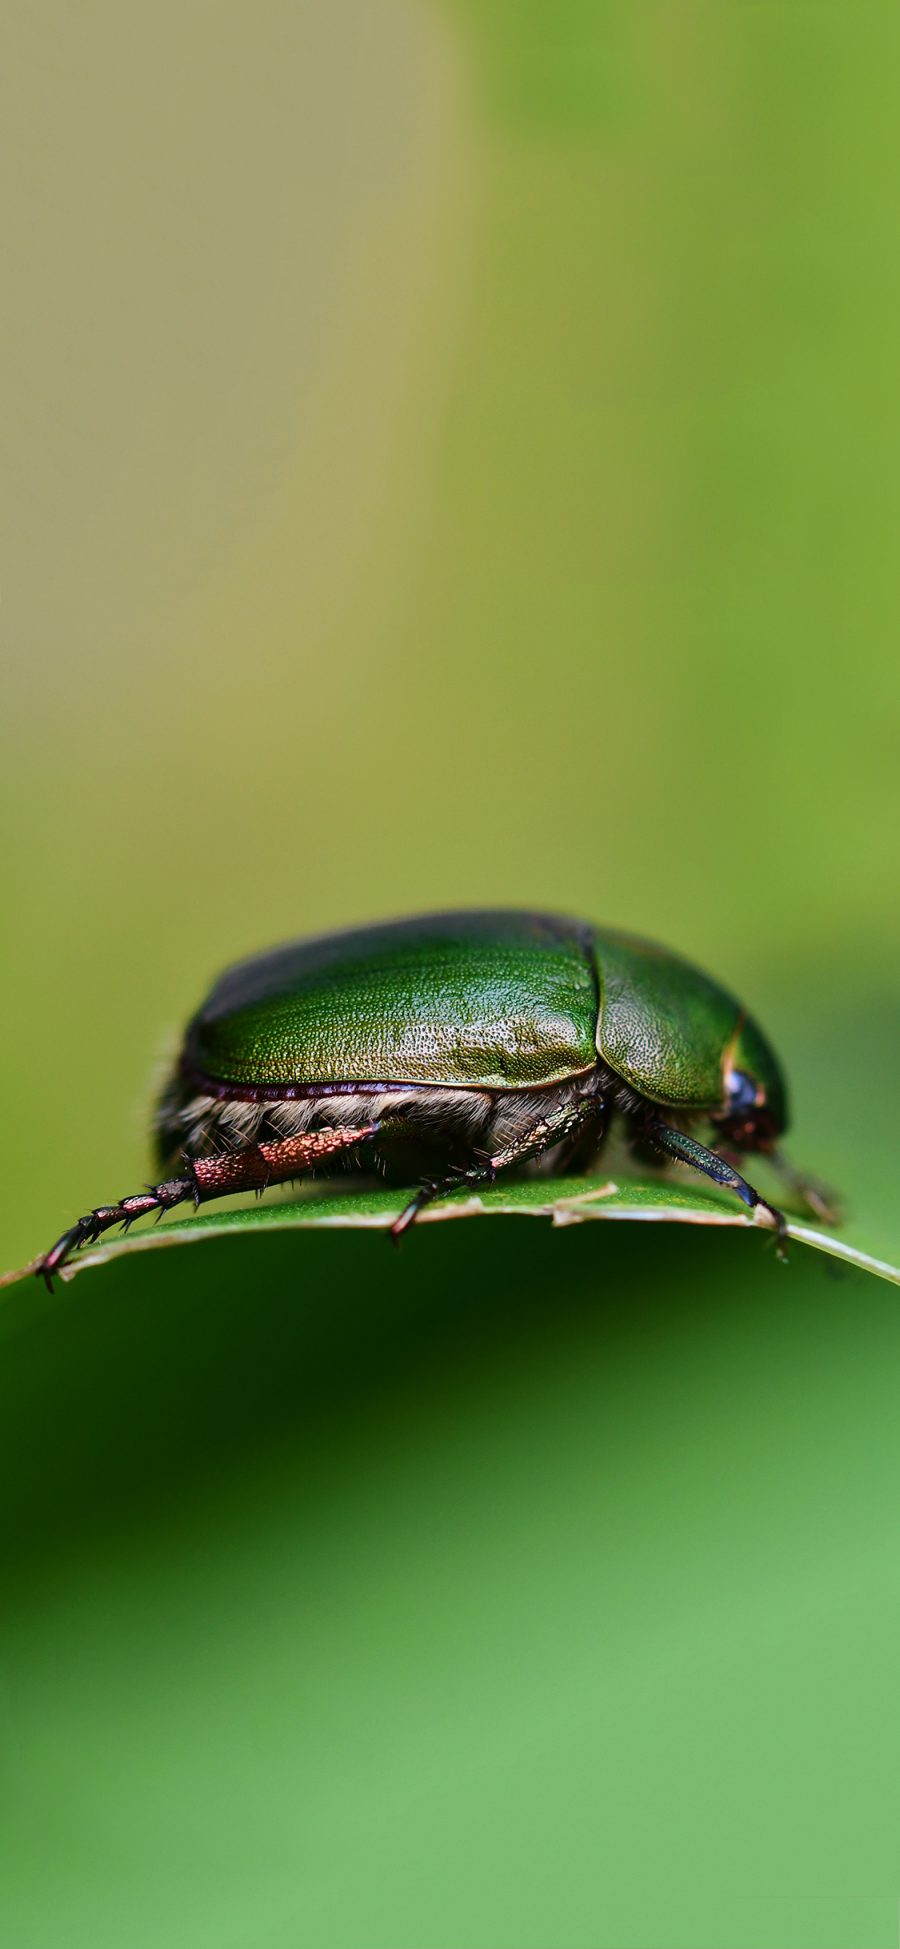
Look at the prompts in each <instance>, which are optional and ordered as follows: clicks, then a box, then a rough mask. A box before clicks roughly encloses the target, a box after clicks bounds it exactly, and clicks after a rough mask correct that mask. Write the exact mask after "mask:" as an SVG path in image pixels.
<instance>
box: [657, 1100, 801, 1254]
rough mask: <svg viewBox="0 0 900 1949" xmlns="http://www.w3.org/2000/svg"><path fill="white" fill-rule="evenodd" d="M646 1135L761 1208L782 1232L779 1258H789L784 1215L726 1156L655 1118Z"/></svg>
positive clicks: (672, 1155)
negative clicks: (755, 1188) (785, 1242)
mask: <svg viewBox="0 0 900 1949" xmlns="http://www.w3.org/2000/svg"><path fill="white" fill-rule="evenodd" d="M646 1135H647V1136H648V1137H649V1139H650V1142H651V1143H652V1144H654V1145H656V1146H658V1148H659V1149H660V1150H661V1151H664V1152H665V1153H666V1156H668V1157H674V1158H676V1159H677V1161H678V1162H679V1163H680V1164H690V1165H691V1166H692V1168H693V1169H694V1170H695V1171H702V1172H703V1175H704V1177H708V1178H712V1180H713V1183H714V1184H721V1185H724V1186H725V1189H726V1190H728V1191H736V1192H737V1195H738V1197H739V1198H741V1199H743V1202H744V1204H745V1205H748V1206H749V1208H750V1210H751V1211H752V1210H754V1209H755V1207H756V1206H757V1205H760V1206H761V1207H762V1209H763V1211H767V1212H768V1213H769V1216H770V1218H771V1219H772V1223H773V1225H774V1227H775V1230H776V1232H777V1233H778V1245H779V1256H780V1257H782V1258H784V1257H785V1256H786V1254H785V1250H784V1243H783V1241H784V1238H785V1235H786V1232H787V1221H786V1219H785V1216H784V1213H783V1212H781V1211H779V1210H778V1209H777V1207H776V1206H775V1205H770V1204H769V1202H768V1199H766V1198H762V1197H760V1194H759V1192H758V1191H756V1190H754V1187H753V1185H752V1184H748V1183H747V1179H746V1178H742V1177H741V1174H740V1172H739V1171H736V1170H735V1169H734V1166H733V1165H732V1164H729V1163H728V1162H727V1160H726V1159H725V1158H724V1157H717V1156H716V1153H715V1151H714V1150H707V1148H706V1145H705V1144H698V1143H697V1140H696V1138H695V1137H687V1136H685V1133H684V1131H683V1130H675V1129H673V1127H672V1125H671V1124H668V1123H659V1122H657V1121H656V1119H655V1118H654V1120H653V1121H652V1122H651V1123H649V1124H647V1125H646Z"/></svg>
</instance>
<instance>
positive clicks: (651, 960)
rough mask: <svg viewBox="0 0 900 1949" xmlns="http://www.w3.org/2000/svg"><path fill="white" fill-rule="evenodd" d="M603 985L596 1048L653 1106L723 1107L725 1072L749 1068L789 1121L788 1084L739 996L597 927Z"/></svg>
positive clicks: (684, 964) (674, 959)
mask: <svg viewBox="0 0 900 1949" xmlns="http://www.w3.org/2000/svg"><path fill="white" fill-rule="evenodd" d="M593 938H594V951H595V955H596V961H597V974H598V980H599V988H600V1013H599V1020H598V1024H597V1048H598V1050H599V1053H600V1055H601V1056H602V1057H603V1060H604V1062H606V1063H608V1064H609V1067H610V1069H613V1070H615V1072H616V1074H617V1075H618V1076H622V1077H623V1078H624V1080H625V1081H626V1082H627V1083H630V1084H631V1085H632V1087H633V1088H634V1089H636V1090H638V1091H640V1093H641V1095H642V1096H647V1097H649V1098H650V1099H651V1101H652V1102H654V1103H665V1104H669V1105H670V1106H672V1107H674V1106H676V1105H678V1106H679V1107H680V1108H682V1109H691V1110H719V1109H721V1108H723V1106H724V1098H725V1073H726V1070H727V1069H728V1068H731V1067H734V1068H738V1069H746V1070H747V1072H748V1074H749V1075H751V1076H753V1077H754V1078H755V1079H756V1080H757V1081H758V1082H760V1083H762V1084H764V1085H765V1087H766V1093H767V1096H768V1099H769V1103H770V1105H771V1107H772V1108H773V1110H774V1111H775V1112H776V1115H778V1113H779V1110H780V1112H781V1117H780V1118H779V1121H781V1120H783V1112H784V1084H783V1079H782V1076H781V1071H780V1069H779V1066H778V1062H777V1060H776V1057H775V1056H774V1054H773V1052H772V1050H771V1049H770V1048H769V1045H768V1043H767V1042H766V1040H765V1037H764V1036H763V1034H762V1031H761V1030H760V1029H759V1028H757V1026H756V1024H755V1023H754V1022H753V1021H751V1020H750V1019H749V1018H748V1017H747V1015H746V1013H745V1011H744V1010H743V1009H742V1008H741V1005H740V1002H739V1001H738V1000H737V998H736V997H735V996H734V995H732V994H729V992H728V990H727V988H722V987H721V986H720V985H719V983H718V982H717V981H713V980H712V979H711V978H710V976H709V975H705V974H703V973H702V972H701V970H700V969H699V968H695V967H693V966H692V964H691V963H690V962H689V961H682V960H681V958H680V957H679V956H678V955H677V954H673V953H672V952H671V951H670V950H669V949H668V948H662V947H657V946H655V945H654V943H653V942H651V941H641V940H636V939H634V938H633V937H632V936H631V935H628V934H617V933H613V932H611V931H609V930H607V929H605V928H597V929H595V930H594V936H593Z"/></svg>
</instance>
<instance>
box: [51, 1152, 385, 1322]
mask: <svg viewBox="0 0 900 1949" xmlns="http://www.w3.org/2000/svg"><path fill="white" fill-rule="evenodd" d="M377 1130H378V1125H377V1123H368V1124H363V1125H362V1126H361V1127H360V1128H359V1129H356V1130H343V1129H335V1130H308V1131H304V1133H303V1135H302V1136H299V1137H285V1138H283V1139H282V1140H281V1142H279V1143H271V1144H268V1143H267V1144H254V1145H252V1146H251V1147H250V1148H249V1149H248V1150H236V1151H222V1152H220V1153H219V1155H218V1156H216V1157H186V1158H185V1160H184V1172H183V1174H182V1176H180V1177H175V1178H167V1180H166V1182H165V1183H164V1184H155V1185H149V1186H148V1188H147V1190H146V1191H138V1192H135V1193H134V1195H133V1196H132V1197H130V1198H120V1200H119V1202H118V1204H115V1205H98V1206H97V1208H96V1210H95V1211H89V1212H86V1213H85V1216H84V1217H83V1218H79V1220H78V1222H77V1224H75V1225H72V1226H71V1227H70V1228H69V1230H68V1231H67V1232H63V1234H62V1237H61V1238H58V1239H57V1241H56V1244H55V1245H52V1246H51V1248H50V1250H49V1252H47V1253H45V1255H44V1257H43V1259H42V1260H41V1263H40V1265H39V1266H38V1268H37V1270H38V1273H39V1274H40V1276H41V1277H42V1278H43V1280H44V1282H45V1284H46V1285H47V1287H48V1288H49V1290H50V1291H51V1292H52V1291H53V1275H54V1273H56V1272H59V1271H60V1269H61V1268H62V1267H63V1266H64V1265H65V1263H66V1260H67V1259H68V1258H70V1257H71V1254H72V1253H73V1252H77V1251H78V1248H79V1247H80V1246H82V1245H93V1244H94V1243H95V1241H96V1240H97V1239H98V1238H100V1236H101V1234H102V1233H103V1232H108V1231H109V1229H110V1227H111V1226H112V1225H122V1226H123V1227H124V1229H125V1231H127V1230H128V1227H129V1226H130V1225H133V1224H134V1222H135V1219H137V1218H143V1217H144V1216H145V1215H146V1213H148V1212H151V1211H155V1212H156V1213H157V1215H158V1216H161V1214H162V1213H163V1212H164V1211H171V1210H172V1209H173V1207H174V1206H175V1205H180V1204H183V1203H184V1202H185V1201H186V1200H187V1199H191V1200H192V1201H193V1203H194V1204H195V1205H200V1204H205V1203H206V1201H207V1200H208V1199H210V1198H224V1197H226V1196H227V1195H228V1194H229V1193H230V1192H235V1191H265V1190H266V1188H267V1186H268V1185H270V1184H285V1183H287V1182H288V1180H289V1179H290V1178H295V1177H301V1176H302V1175H303V1173H304V1171H309V1170H312V1169H313V1167H314V1166H315V1165H316V1164H320V1163H323V1162H325V1161H326V1160H327V1159H328V1158H329V1157H332V1156H333V1155H334V1154H335V1152H336V1151H342V1150H349V1149H350V1148H351V1146H352V1145H354V1144H361V1143H364V1142H365V1140H366V1138H368V1137H374V1136H375V1134H376V1132H377Z"/></svg>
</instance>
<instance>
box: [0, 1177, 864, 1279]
mask: <svg viewBox="0 0 900 1949" xmlns="http://www.w3.org/2000/svg"><path fill="white" fill-rule="evenodd" d="M407 1195H408V1194H407V1193H405V1192H403V1191H396V1190H385V1189H382V1188H377V1189H371V1188H368V1189H365V1190H362V1191H353V1190H340V1191H331V1192H329V1193H328V1194H327V1195H313V1196H305V1197H303V1198H300V1199H296V1200H292V1201H289V1202H288V1201H282V1202H274V1203H271V1204H265V1203H257V1204H253V1205H247V1206H244V1207H242V1208H241V1209H239V1210H231V1211H215V1212H208V1213H205V1214H204V1215H202V1216H195V1217H191V1218H185V1219H181V1220H178V1221H176V1222H174V1223H169V1224H166V1225H151V1226H150V1227H148V1228H147V1229H145V1230H142V1231H137V1232H131V1233H129V1235H128V1236H127V1237H126V1238H116V1239H111V1240H109V1241H108V1242H106V1243H104V1244H102V1245H97V1246H94V1247H91V1248H90V1249H89V1250H86V1251H82V1252H80V1253H78V1254H76V1256H75V1257H74V1258H73V1259H72V1260H71V1261H70V1263H69V1264H68V1265H67V1266H66V1267H65V1269H64V1271H63V1272H62V1273H61V1275H60V1277H61V1278H63V1279H71V1278H74V1277H75V1275H76V1274H77V1273H79V1272H83V1271H85V1270H86V1269H87V1268H88V1267H90V1266H100V1265H107V1264H109V1263H110V1262H111V1261H114V1260H117V1259H121V1258H125V1257H127V1256H129V1255H130V1254H132V1253H135V1252H158V1251H162V1250H168V1249H169V1247H171V1246H184V1245H196V1244H201V1243H203V1242H204V1241H208V1240H210V1239H215V1238H222V1237H225V1236H227V1235H229V1234H233V1233H241V1234H247V1233H255V1232H260V1231H263V1232H267V1233H268V1232H272V1231H294V1230H310V1229H315V1230H320V1229H323V1228H328V1229H335V1228H337V1229H366V1230H372V1231H386V1230H387V1229H388V1227H389V1225H390V1224H391V1223H392V1221H393V1220H394V1219H395V1218H396V1217H397V1216H398V1214H399V1212H400V1211H402V1209H403V1205H404V1203H405V1201H406V1197H407ZM511 1217H512V1218H522V1217H528V1218H543V1219H545V1220H548V1221H549V1222H550V1223H551V1224H552V1225H554V1226H565V1225H580V1224H587V1223H590V1222H592V1221H593V1220H596V1219H626V1220H630V1221H637V1222H642V1223H646V1222H648V1221H651V1222H656V1223H658V1222H663V1223H669V1224H680V1225H705V1226H728V1227H731V1228H733V1229H737V1230H744V1231H747V1230H750V1231H759V1230H761V1231H765V1232H768V1233H769V1234H770V1235H771V1226H770V1225H769V1221H768V1219H767V1217H766V1215H765V1213H764V1212H761V1213H759V1215H758V1216H757V1217H756V1218H754V1217H751V1216H750V1214H749V1213H747V1212H745V1211H744V1210H743V1209H742V1207H741V1206H739V1205H738V1204H736V1202H735V1200H734V1199H732V1198H729V1197H728V1196H727V1194H725V1193H721V1194H720V1193H718V1192H716V1191H715V1190H714V1189H710V1190H709V1191H706V1190H704V1191H695V1190H694V1189H693V1187H692V1186H691V1187H687V1186H685V1187H682V1186H681V1185H680V1184H678V1183H671V1182H667V1181H665V1180H660V1179H656V1180H654V1179H651V1178H629V1177H625V1176H624V1175H622V1176H619V1177H617V1178H616V1179H615V1180H613V1179H612V1178H610V1177H608V1176H605V1175H603V1174H600V1175H596V1176H592V1177H587V1178H572V1177H568V1178H530V1179H525V1180H523V1181H521V1182H518V1183H517V1182H510V1183H506V1184H501V1185H496V1186H493V1187H492V1188H490V1189H486V1190H484V1191H479V1192H477V1193H473V1192H471V1191H460V1192H458V1193H455V1194H454V1195H453V1196H451V1197H447V1198H443V1199H441V1200H439V1201H438V1202H436V1203H435V1204H433V1205H430V1206H428V1207H426V1209H425V1210H424V1211H423V1212H422V1214H421V1216H420V1218H419V1219H418V1220H417V1223H418V1224H420V1225H430V1224H441V1223H443V1222H444V1221H445V1220H447V1219H454V1220H456V1219H470V1220H471V1219H476V1218H478V1219H483V1218H511ZM788 1234H789V1237H790V1238H791V1239H792V1240H795V1241H796V1242H797V1243H798V1244H800V1245H802V1246H811V1247H813V1248H815V1249H816V1250H817V1251H820V1252H827V1253H829V1254H831V1256H832V1257H834V1258H837V1259H843V1260H845V1261H846V1262H847V1263H849V1264H850V1265H853V1266H856V1267H858V1268H859V1269H860V1270H862V1271H865V1272H873V1273H876V1274H878V1275H879V1276H880V1277H881V1278H883V1279H891V1280H893V1281H894V1282H895V1283H897V1284H900V1267H897V1266H896V1265H894V1264H892V1263H891V1262H890V1261H889V1260H888V1259H886V1258H882V1257H880V1256H878V1255H876V1254H875V1253H874V1252H872V1251H870V1250H868V1249H866V1246H865V1245H864V1244H863V1243H862V1242H860V1241H857V1240H855V1239H848V1238H847V1237H846V1235H844V1234H842V1233H841V1232H839V1231H834V1232H832V1231H823V1230H819V1229H818V1228H815V1227H813V1226H810V1225H806V1224H804V1223H803V1222H802V1221H800V1220H799V1219H792V1220H790V1221H789V1224H788ZM38 1266H39V1261H38V1260H34V1261H33V1262H32V1263H31V1264H30V1265H28V1266H25V1267H23V1268H22V1270H21V1271H17V1272H12V1273H7V1274H6V1275H5V1277H4V1278H3V1279H2V1280H0V1284H11V1283H13V1282H14V1281H16V1280H17V1279H21V1278H24V1277H25V1276H26V1275H27V1274H29V1273H33V1272H34V1271H36V1270H37V1268H38Z"/></svg>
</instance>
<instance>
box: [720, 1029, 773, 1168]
mask: <svg viewBox="0 0 900 1949" xmlns="http://www.w3.org/2000/svg"><path fill="white" fill-rule="evenodd" d="M722 1083H723V1092H724V1097H723V1105H722V1109H721V1110H720V1111H719V1113H718V1115H716V1116H715V1117H714V1118H713V1122H714V1124H715V1126H716V1129H717V1131H718V1132H719V1133H720V1135H721V1136H722V1137H724V1138H725V1140H726V1142H728V1143H730V1144H734V1145H735V1146H736V1148H737V1149H738V1150H768V1149H769V1148H770V1146H771V1145H772V1143H773V1142H774V1140H775V1138H776V1137H780V1136H781V1133H782V1131H783V1130H785V1129H786V1128H787V1121H788V1111H787V1091H786V1089H785V1082H784V1077H783V1075H782V1072H781V1066H780V1064H779V1061H778V1058H777V1056H776V1055H775V1052H774V1050H773V1049H772V1048H771V1046H770V1044H769V1043H768V1042H767V1041H766V1038H765V1036H764V1035H763V1033H762V1030H761V1029H759V1028H757V1025H756V1023H755V1022H754V1021H752V1020H751V1019H750V1017H749V1016H744V1015H742V1016H741V1017H740V1019H739V1021H738V1025H737V1028H736V1030H735V1033H734V1035H733V1036H732V1038H731V1041H730V1043H729V1044H728V1047H727V1049H726V1051H725V1060H724V1063H723V1066H722Z"/></svg>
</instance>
